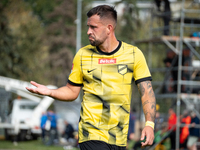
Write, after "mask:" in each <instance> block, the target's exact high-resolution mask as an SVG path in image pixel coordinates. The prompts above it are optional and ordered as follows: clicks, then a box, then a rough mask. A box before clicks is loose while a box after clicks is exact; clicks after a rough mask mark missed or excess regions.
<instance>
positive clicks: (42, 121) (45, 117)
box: [40, 112, 47, 143]
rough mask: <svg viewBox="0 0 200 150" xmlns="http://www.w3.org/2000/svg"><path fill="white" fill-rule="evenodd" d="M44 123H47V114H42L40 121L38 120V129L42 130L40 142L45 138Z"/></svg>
mask: <svg viewBox="0 0 200 150" xmlns="http://www.w3.org/2000/svg"><path fill="white" fill-rule="evenodd" d="M46 121H47V113H46V112H43V113H42V116H41V119H40V128H41V130H42V135H41V137H42V142H43V143H44V142H45V136H46V129H45V125H46Z"/></svg>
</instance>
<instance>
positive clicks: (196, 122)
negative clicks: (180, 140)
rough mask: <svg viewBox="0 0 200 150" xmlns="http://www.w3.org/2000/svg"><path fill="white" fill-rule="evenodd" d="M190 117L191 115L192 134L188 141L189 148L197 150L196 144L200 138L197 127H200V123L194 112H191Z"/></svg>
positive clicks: (190, 130) (190, 129)
mask: <svg viewBox="0 0 200 150" xmlns="http://www.w3.org/2000/svg"><path fill="white" fill-rule="evenodd" d="M190 115H191V126H190V128H189V132H190V133H189V137H188V141H187V148H188V149H189V150H197V145H196V143H197V141H198V139H199V137H200V133H199V127H197V126H196V125H200V121H199V118H198V117H197V115H196V113H195V112H194V111H191V113H190Z"/></svg>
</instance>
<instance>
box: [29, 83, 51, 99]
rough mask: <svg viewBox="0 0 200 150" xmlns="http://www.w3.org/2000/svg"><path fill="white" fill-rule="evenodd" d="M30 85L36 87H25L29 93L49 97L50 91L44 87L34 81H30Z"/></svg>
mask: <svg viewBox="0 0 200 150" xmlns="http://www.w3.org/2000/svg"><path fill="white" fill-rule="evenodd" d="M30 83H31V84H32V85H34V86H35V87H36V88H29V87H26V89H27V90H28V91H30V92H31V93H36V94H40V95H46V96H49V95H50V94H51V90H50V89H48V88H47V87H46V86H44V85H42V84H38V83H36V82H34V81H31V82H30Z"/></svg>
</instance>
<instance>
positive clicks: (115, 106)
mask: <svg viewBox="0 0 200 150" xmlns="http://www.w3.org/2000/svg"><path fill="white" fill-rule="evenodd" d="M87 16H88V20H87V26H88V31H87V34H88V37H89V41H90V44H91V45H88V46H85V47H83V48H81V49H80V50H79V51H78V52H77V54H76V55H75V57H74V60H73V68H72V71H71V74H70V76H69V78H68V83H67V85H66V86H64V87H61V88H58V89H54V90H51V89H48V88H47V87H46V86H44V85H41V84H38V83H36V82H33V81H31V84H33V85H34V86H36V88H29V87H27V90H29V91H30V92H33V93H37V94H42V95H47V96H50V97H53V98H55V99H58V100H63V101H72V100H75V99H76V98H77V97H78V95H79V92H80V90H81V88H82V89H83V91H84V94H83V100H82V103H81V111H80V121H79V146H80V149H81V150H93V149H95V150H111V149H116V150H125V149H126V144H127V134H128V126H129V114H130V103H131V92H132V83H133V81H135V84H137V86H138V89H139V92H140V95H141V100H142V105H143V110H144V114H145V119H146V124H145V127H144V129H143V131H142V133H141V140H144V139H146V141H143V142H141V144H142V146H146V145H151V144H152V143H153V140H154V131H153V130H154V119H155V111H156V109H155V108H156V100H155V96H154V92H153V88H152V85H151V80H152V78H151V74H150V72H149V69H148V66H147V64H146V60H145V58H144V55H143V54H142V52H141V51H140V50H139V49H138V48H137V47H135V46H132V45H129V44H127V43H124V42H122V41H119V40H117V39H116V37H115V28H116V25H117V12H116V10H115V9H114V7H111V6H108V5H100V6H97V7H94V8H92V9H91V10H90V11H89V12H88V13H87Z"/></svg>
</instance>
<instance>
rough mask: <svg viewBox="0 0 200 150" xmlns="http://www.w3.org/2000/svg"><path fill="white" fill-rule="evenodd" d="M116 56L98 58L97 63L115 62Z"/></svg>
mask: <svg viewBox="0 0 200 150" xmlns="http://www.w3.org/2000/svg"><path fill="white" fill-rule="evenodd" d="M116 62H117V61H116V58H111V59H109V58H102V59H99V64H116Z"/></svg>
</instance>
